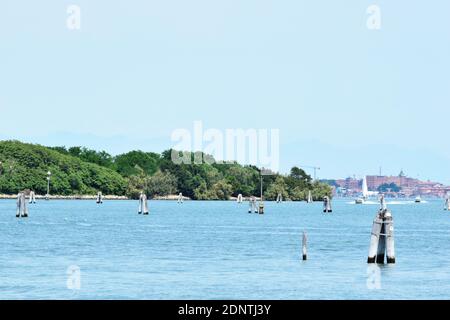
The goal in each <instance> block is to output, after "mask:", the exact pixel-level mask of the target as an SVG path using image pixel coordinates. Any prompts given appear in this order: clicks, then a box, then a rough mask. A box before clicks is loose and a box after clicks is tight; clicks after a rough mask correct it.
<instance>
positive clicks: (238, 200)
mask: <svg viewBox="0 0 450 320" xmlns="http://www.w3.org/2000/svg"><path fill="white" fill-rule="evenodd" d="M236 201H237V203H242V194H241V193H239V194H238V196H237V199H236Z"/></svg>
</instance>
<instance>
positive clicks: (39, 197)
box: [0, 194, 289, 202]
mask: <svg viewBox="0 0 450 320" xmlns="http://www.w3.org/2000/svg"><path fill="white" fill-rule="evenodd" d="M27 198H28V197H27ZM255 198H256V201H260V198H259V197H255ZM16 199H17V195H16V194H0V200H16ZM45 199H46V196H45V195H36V200H45ZM48 199H49V200H97V195H70V196H64V195H50V196H49V197H48ZM103 200H137V199H132V198H129V197H126V196H116V195H104V196H103ZM149 200H166V201H177V200H178V195H167V196H155V197H152V198H149ZM249 200H250V197H243V198H242V201H243V202H246V201H249ZM183 201H237V197H230V198H229V199H228V200H216V199H211V200H193V199H191V198H189V197H185V196H183ZM265 201H270V200H265ZM286 201H289V200H286Z"/></svg>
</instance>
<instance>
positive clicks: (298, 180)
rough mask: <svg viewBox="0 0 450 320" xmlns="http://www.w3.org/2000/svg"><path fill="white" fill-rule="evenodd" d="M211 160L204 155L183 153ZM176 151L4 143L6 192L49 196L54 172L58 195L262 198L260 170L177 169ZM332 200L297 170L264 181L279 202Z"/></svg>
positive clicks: (2, 183)
mask: <svg viewBox="0 0 450 320" xmlns="http://www.w3.org/2000/svg"><path fill="white" fill-rule="evenodd" d="M183 154H184V155H185V156H187V157H191V159H194V157H195V156H202V157H205V158H206V157H209V159H211V156H208V155H204V154H201V153H196V154H193V153H189V152H185V153H183ZM171 155H172V150H167V151H164V152H163V153H162V154H157V153H152V152H143V151H131V152H128V153H125V154H121V155H118V156H116V157H113V156H111V155H110V154H108V153H107V152H105V151H101V152H98V151H94V150H89V149H87V148H82V147H72V148H69V149H67V148H65V147H52V148H48V147H43V146H39V145H32V144H24V143H20V142H17V141H0V193H7V194H13V193H17V192H18V191H19V190H22V189H27V188H28V189H33V190H35V191H36V192H37V193H40V194H45V193H46V188H47V180H46V177H47V171H51V172H52V176H51V189H50V191H51V193H53V194H63V195H69V194H95V193H96V192H97V191H98V190H99V191H102V192H103V193H104V194H116V195H127V196H129V197H132V198H136V197H137V196H138V195H139V193H140V192H141V191H142V190H145V192H146V193H147V194H148V195H149V196H165V195H169V194H176V193H178V192H182V193H183V195H185V196H188V197H190V198H192V199H204V200H216V199H228V198H229V197H231V196H237V195H238V194H239V193H241V194H242V195H244V196H250V195H259V193H260V177H261V176H260V171H259V169H258V168H256V167H254V166H242V165H240V164H238V163H233V164H228V163H227V164H218V163H213V164H208V163H203V164H175V163H174V162H173V161H172V160H171ZM309 190H311V191H312V194H313V198H315V199H317V200H318V199H321V198H322V197H323V196H325V195H328V196H331V188H330V187H329V186H328V185H326V184H324V183H321V182H318V181H316V182H313V181H312V180H311V177H310V176H309V175H307V174H306V173H305V172H304V171H303V170H302V169H300V168H297V167H294V168H292V169H291V172H290V174H289V175H280V174H274V175H270V176H263V192H264V197H265V198H266V199H269V200H273V199H275V198H276V197H277V195H278V194H279V193H280V194H282V196H283V198H284V199H290V200H305V199H306V197H307V194H308V191H309Z"/></svg>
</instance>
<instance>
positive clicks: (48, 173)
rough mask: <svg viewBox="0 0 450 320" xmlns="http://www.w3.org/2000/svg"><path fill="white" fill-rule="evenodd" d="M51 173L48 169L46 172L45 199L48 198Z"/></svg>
mask: <svg viewBox="0 0 450 320" xmlns="http://www.w3.org/2000/svg"><path fill="white" fill-rule="evenodd" d="M51 175H52V173H51V172H50V171H48V172H47V195H46V196H45V200H48V199H49V197H50V176H51Z"/></svg>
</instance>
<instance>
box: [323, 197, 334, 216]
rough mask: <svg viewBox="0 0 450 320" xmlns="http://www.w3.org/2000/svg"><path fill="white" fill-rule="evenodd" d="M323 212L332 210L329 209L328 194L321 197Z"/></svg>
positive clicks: (331, 210)
mask: <svg viewBox="0 0 450 320" xmlns="http://www.w3.org/2000/svg"><path fill="white" fill-rule="evenodd" d="M323 212H326V213H329V212H333V209H331V200H330V198H329V197H328V196H325V197H323Z"/></svg>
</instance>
